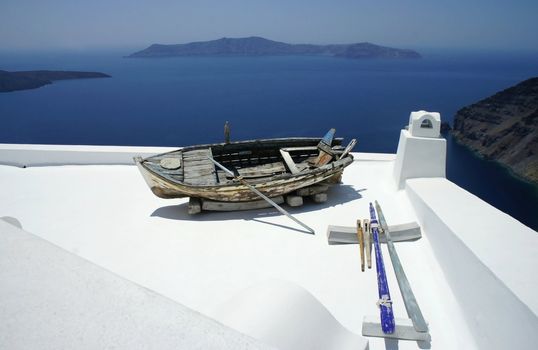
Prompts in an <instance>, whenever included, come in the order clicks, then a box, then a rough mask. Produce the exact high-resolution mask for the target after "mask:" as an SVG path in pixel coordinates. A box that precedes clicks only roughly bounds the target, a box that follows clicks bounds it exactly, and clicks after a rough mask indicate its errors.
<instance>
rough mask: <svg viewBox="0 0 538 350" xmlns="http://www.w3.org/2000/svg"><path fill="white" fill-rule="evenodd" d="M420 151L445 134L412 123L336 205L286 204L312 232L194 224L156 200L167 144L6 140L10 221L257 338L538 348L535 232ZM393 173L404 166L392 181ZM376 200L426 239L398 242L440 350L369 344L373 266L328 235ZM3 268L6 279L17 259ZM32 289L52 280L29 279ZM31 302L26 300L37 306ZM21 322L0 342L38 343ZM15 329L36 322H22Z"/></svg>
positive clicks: (354, 173)
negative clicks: (150, 162) (158, 158)
mask: <svg viewBox="0 0 538 350" xmlns="http://www.w3.org/2000/svg"><path fill="white" fill-rule="evenodd" d="M436 141H437V140H436ZM421 142H425V143H426V144H430V145H431V142H433V141H432V140H431V139H428V138H426V137H414V136H411V135H410V134H409V132H408V131H405V130H404V131H402V136H401V139H400V145H399V150H398V152H399V153H398V156H396V155H386V154H367V153H354V157H355V162H354V163H353V164H352V165H350V166H349V167H348V168H346V170H345V172H344V176H343V179H342V184H341V185H338V186H334V187H332V188H331V189H330V190H329V192H328V195H329V200H328V201H327V202H326V203H323V204H314V203H306V204H305V205H304V206H303V207H299V208H287V209H288V210H289V211H290V212H291V213H292V214H293V215H294V216H296V217H297V218H298V219H299V220H301V221H303V222H305V223H306V224H308V225H309V226H311V227H312V228H313V229H314V230H315V231H316V234H315V235H311V234H308V233H306V232H305V231H303V230H302V229H301V227H298V226H296V224H295V223H293V222H292V221H290V220H289V219H288V218H286V217H284V216H282V215H281V214H279V213H278V212H277V211H276V210H274V209H260V210H255V211H244V212H224V213H218V212H207V213H206V212H204V213H202V214H200V215H195V216H190V215H188V214H187V200H186V199H176V200H165V199H160V198H157V197H155V196H154V195H153V194H152V193H151V192H150V191H149V189H148V188H147V186H146V184H145V182H144V180H143V178H142V176H141V175H140V174H139V173H138V170H137V168H136V167H135V166H134V165H130V162H131V160H130V157H131V156H132V155H135V154H137V155H138V154H142V155H147V154H152V153H159V152H162V151H163V150H165V149H162V148H160V149H152V148H130V147H96V146H91V147H83V146H78V147H75V148H73V147H71V146H39V145H0V163H3V164H11V165H0V193H1V195H2V200H1V201H0V217H2V216H9V217H13V218H16V219H17V220H18V221H19V222H20V223H21V224H22V227H23V229H24V230H25V231H27V232H30V233H31V234H33V235H35V236H37V237H39V238H42V239H44V240H46V241H48V242H50V243H52V244H54V245H56V246H58V247H60V248H62V249H63V250H66V251H68V252H71V253H73V255H76V256H78V257H81V258H83V259H85V260H87V261H88V262H90V263H93V264H94V265H97V266H99V267H101V268H103V270H102V271H103V272H101V273H102V274H103V275H105V274H108V273H109V272H112V273H113V274H115V275H116V276H119V277H120V278H123V279H125V280H128V281H131V282H134V284H133V285H138V286H141V287H144V288H147V289H149V290H151V291H153V292H155V293H157V294H158V295H160V296H163V297H164V298H165V299H170V300H172V301H174V302H176V303H177V304H179V308H182V307H183V306H184V307H186V308H189V309H192V310H194V311H197V312H199V313H201V314H203V315H205V316H207V317H208V318H212V319H214V320H216V321H218V322H220V323H222V324H224V325H225V326H228V327H230V328H232V329H235V330H236V331H239V332H240V333H243V334H246V335H247V336H248V338H245V339H247V340H248V339H252V338H254V339H255V340H256V341H259V342H260V344H262V343H264V344H267V345H269V346H275V347H277V348H296V349H301V348H302V349H308V348H320V349H322V348H331V347H332V348H339V349H345V348H351V347H353V348H357V347H362V348H366V347H367V346H369V348H370V349H385V348H399V349H416V348H419V347H431V348H433V349H454V348H465V349H471V348H481V349H486V348H487V349H501V348H518V349H525V348H532V347H533V346H534V345H535V344H537V343H538V332H537V331H538V318H537V314H538V297H537V296H536V295H537V294H536V292H535V290H536V289H535V288H536V287H538V274H536V273H535V270H536V268H537V267H538V235H537V233H536V232H535V231H534V230H532V229H530V228H528V227H526V226H524V225H523V224H521V223H520V222H518V221H517V220H515V219H513V218H511V217H510V216H508V215H506V214H504V213H502V212H500V211H499V210H497V209H495V208H493V207H492V206H490V205H489V204H487V203H485V202H483V201H481V200H480V199H479V198H477V197H475V196H473V195H472V194H470V193H468V192H466V191H465V190H463V189H461V188H459V187H458V186H456V185H454V184H453V183H451V182H450V181H448V180H446V179H445V178H444V168H443V169H441V170H443V171H442V173H439V172H440V169H439V164H438V163H439V159H441V161H442V162H444V154H438V152H439V150H438V148H439V147H437V146H433V147H426V148H420V143H421ZM406 145H407V146H406ZM409 145H410V146H409ZM405 149H421V150H424V149H429V150H430V154H428V152H427V151H424V152H426V153H420V152H422V151H419V155H418V156H419V158H422V160H423V161H424V162H425V164H426V165H425V166H423V167H422V170H420V169H418V170H417V169H407V170H406V168H405V167H406V164H413V166H414V167H415V166H417V164H420V163H416V162H415V161H414V160H411V161H410V160H409V157H411V158H413V157H414V156H413V154H409V153H406V154H405V156H404V155H403V154H402V152H404V151H405ZM440 149H442V147H440ZM415 153H416V152H415ZM415 156H416V154H415ZM101 157H102V159H104V160H103V163H105V164H100V163H99V159H101ZM428 157H434V158H433V159H431V161H430V159H429V158H428ZM415 160H416V159H415ZM74 164H78V165H74ZM427 164H430V165H427ZM432 164H433V165H432ZM13 165H19V166H20V165H26V166H27V167H26V168H21V167H18V166H13ZM34 165H39V166H34ZM395 169H403V170H401V171H400V172H399V173H398V171H396V174H395ZM417 171H418V174H417ZM421 171H422V173H421ZM402 174H403V175H402ZM405 174H407V175H405ZM402 177H403V178H402ZM401 184H403V186H402V185H401ZM374 200H377V201H379V203H380V204H381V206H382V207H383V210H384V213H385V217H386V219H387V221H388V223H389V225H393V224H400V223H406V222H410V221H417V222H418V223H419V224H420V225H421V228H422V238H421V239H419V240H416V241H412V242H398V243H395V245H396V249H397V250H398V253H399V255H400V259H401V261H402V263H403V266H404V269H405V272H406V274H407V277H408V279H409V281H410V282H411V286H412V287H413V291H414V293H415V296H416V297H417V300H418V303H419V305H420V307H421V309H422V313H423V314H424V316H425V318H426V320H427V321H428V323H429V327H430V334H431V338H432V341H431V343H430V344H429V345H428V344H419V343H417V342H412V341H403V340H400V341H394V340H390V341H384V340H383V339H380V338H362V336H361V328H362V320H363V317H364V316H365V315H378V314H379V312H378V309H377V306H376V301H377V300H378V296H377V280H376V274H375V264H374V268H373V269H372V270H368V269H367V270H366V272H361V269H360V259H359V249H358V246H357V245H337V246H334V245H328V243H327V236H326V230H327V226H328V225H344V226H353V225H354V224H355V221H356V220H357V219H359V218H369V212H368V203H369V202H373V201H374ZM5 227H6V226H5V225H0V234H2V235H5V234H6V232H7V231H6V230H7V229H6V228H5ZM2 237H3V239H4V241H5V239H6V238H5V237H4V236H2ZM10 237H11V236H10ZM36 239H37V238H36ZM9 241H10V242H13V240H12V239H10V240H9ZM59 251H60V250H59ZM51 254H63V253H59V252H58V253H51ZM383 254H384V258H385V266H386V269H387V275H388V279H389V286H390V287H391V296H392V299H393V301H394V304H393V306H394V310H395V314H396V316H397V317H406V310H405V307H404V304H403V301H402V298H401V296H400V294H399V290H398V284H397V282H396V280H395V276H394V273H393V271H392V267H391V264H390V259H389V256H388V251H387V250H386V246H385V245H383ZM10 259H11V260H9V261H11V263H13V261H12V260H13V259H17V256H13V255H12V256H11V257H10ZM0 262H1V264H0V271H2V269H4V270H5V269H6V266H8V264H7V263H5V260H0ZM9 266H10V268H16V266H19V265H18V264H17V263H15V264H12V265H9ZM12 266H15V267H12ZM107 270H108V271H107ZM0 273H1V272H0ZM0 276H4V277H3V278H2V279H1V280H0V285H9V284H10V283H12V281H11V279H8V278H6V277H5V276H8V275H6V274H5V273H1V274H0ZM282 281H284V282H282ZM27 283H35V284H38V285H39V284H40V283H42V281H40V280H39V279H38V278H37V279H36V278H35V277H32V278H28V280H27ZM58 283H64V281H58ZM126 288H127V287H126ZM129 288H131V287H129ZM132 288H134V287H132ZM77 293H80V291H77ZM77 293H73V294H71V295H70V296H68V298H73V299H76V298H78V296H77ZM261 296H265V297H261ZM249 298H250V299H254V300H257V301H258V306H259V309H257V310H251V312H250V313H249V314H248V315H245V314H244V311H245V310H244V305H241V302H242V301H241V300H248V299H249ZM256 298H257V299H256ZM316 300H317V301H316ZM6 303H8V301H6V299H3V300H2V301H0V310H2V309H4V310H6V309H7V308H8V307H13V305H11V306H10V305H6ZM18 303H20V305H18V306H17V307H21V308H24V307H25V302H24V298H20V299H19V300H18ZM249 305H250V306H251V305H252V304H249ZM294 306H296V307H295V308H294ZM145 310H147V312H151V310H150V309H145ZM234 310H235V311H237V312H243V314H242V315H238V314H234V312H235V311H234ZM241 310H242V311H241ZM325 310H326V311H325ZM83 311H84V310H81V312H83ZM122 312H128V311H122ZM171 312H172V311H171ZM329 314H330V315H332V317H334V319H332V318H331V317H330V315H329ZM54 315H55V313H54V310H50V309H49V310H41V313H36V314H34V315H33V316H32V317H35V318H37V319H42V320H43V327H45V329H47V327H49V328H53V327H55V323H54V322H47V320H50V319H51V318H52V319H53V318H54V317H55V316H54ZM56 315H58V314H56ZM327 315H329V316H327ZM269 316H270V317H269ZM8 317H9V316H8V315H6V313H1V315H0V318H1V319H2V322H0V324H3V325H0V343H1V342H5V341H6V340H9V344H10V345H11V346H10V348H17V345H18V344H19V345H20V344H25V343H24V342H23V341H22V338H21V339H17V338H16V337H17V334H19V335H20V337H23V335H22V334H23V333H24V332H22V333H21V332H17V333H12V332H10V328H7V327H6V326H5V325H6V321H7V320H6V318H8ZM57 317H58V316H57ZM111 318H112V317H111ZM170 318H171V319H177V320H178V322H181V318H174V317H170ZM77 321H78V320H77V319H73V320H69V322H75V323H76V322H77ZM101 321H102V322H106V317H105V319H104V320H102V319H101ZM336 321H337V323H336ZM184 322H188V321H184ZM189 322H190V321H189ZM338 323H339V324H340V325H341V326H340V325H339V324H338ZM12 326H13V325H12ZM13 327H15V328H16V327H20V328H22V329H23V330H24V329H25V327H26V326H25V323H24V322H22V321H21V322H20V323H17V324H16V325H14V326H13ZM207 327H209V328H211V327H214V325H213V324H212V323H210V324H209V326H207ZM271 328H274V329H275V330H271ZM76 329H79V328H76ZM76 329H75V330H74V331H75V332H76ZM283 329H284V330H283ZM52 331H53V330H52V329H51V332H52ZM44 333H45V334H46V333H47V332H44ZM154 336H155V337H157V338H159V337H163V335H162V334H159V333H156V334H155V335H154ZM238 337H240V336H238ZM237 339H239V340H242V338H237ZM44 340H45V341H46V339H44ZM239 340H238V341H239ZM247 340H244V342H245V341H247ZM42 341H43V340H42ZM105 343H106V339H105ZM247 343H248V344H251V343H249V342H248V341H247ZM36 344H39V343H36ZM187 344H188V343H187ZM252 344H254V345H256V343H255V342H252ZM330 344H332V345H333V346H330ZM335 344H337V345H335ZM254 345H252V346H253V347H254ZM19 347H20V348H22V347H23V346H22V345H21V346H19ZM231 348H233V347H231Z"/></svg>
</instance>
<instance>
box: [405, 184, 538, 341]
mask: <svg viewBox="0 0 538 350" xmlns="http://www.w3.org/2000/svg"><path fill="white" fill-rule="evenodd" d="M406 192H407V194H408V196H409V199H410V201H411V203H412V205H413V207H414V209H415V212H416V215H417V218H418V220H419V223H420V225H421V226H422V228H423V230H424V233H425V235H426V236H427V238H428V241H429V242H430V244H431V246H432V248H433V251H434V254H435V256H436V257H437V259H438V261H439V263H440V266H441V267H442V269H443V272H444V274H445V277H446V278H447V280H448V282H449V284H450V286H451V287H452V293H453V294H454V296H455V297H456V299H457V301H458V303H459V304H460V305H461V309H462V310H463V311H464V317H465V320H466V322H467V327H468V328H469V330H470V331H471V332H472V334H473V335H474V337H475V340H476V343H477V345H478V347H479V348H481V349H499V350H500V349H536V345H537V344H538V333H537V330H538V316H537V315H538V298H537V296H536V295H537V294H536V288H537V287H538V274H537V273H536V271H535V270H536V267H538V233H537V232H536V231H534V230H532V229H530V228H528V227H526V226H525V225H523V224H521V223H520V222H519V221H517V220H515V219H514V218H512V217H510V216H509V215H507V214H505V213H503V212H501V211H500V210H498V209H496V208H494V207H492V206H491V205H489V204H488V203H486V202H484V201H482V200H481V199H480V198H478V197H476V196H474V195H473V194H471V193H469V192H467V191H465V190H464V189H462V188H461V187H458V186H457V185H455V184H453V183H452V182H450V181H448V180H446V179H443V178H423V179H411V180H407V182H406ZM455 252H457V253H456V254H455ZM454 336H457V335H454Z"/></svg>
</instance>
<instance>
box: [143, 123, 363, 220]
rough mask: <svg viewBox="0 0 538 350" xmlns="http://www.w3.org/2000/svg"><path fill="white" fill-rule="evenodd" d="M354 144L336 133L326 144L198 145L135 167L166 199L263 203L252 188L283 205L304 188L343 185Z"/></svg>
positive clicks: (287, 140) (303, 140)
mask: <svg viewBox="0 0 538 350" xmlns="http://www.w3.org/2000/svg"><path fill="white" fill-rule="evenodd" d="M354 145H355V140H352V141H351V142H350V143H349V145H348V146H347V147H346V148H344V147H342V139H338V138H334V129H331V130H330V131H329V132H328V133H327V135H325V137H324V138H322V139H320V138H279V139H265V140H251V141H239V142H227V143H217V144H209V145H198V146H190V147H184V148H181V149H178V150H175V151H172V152H168V153H163V154H158V155H155V156H152V157H148V158H145V159H142V158H140V157H136V158H135V162H136V165H137V166H138V168H139V170H140V172H141V173H142V175H143V177H144V179H145V181H146V183H147V184H148V186H149V187H150V189H151V191H152V192H153V193H154V194H155V195H156V196H158V197H161V198H181V197H191V199H197V200H200V201H203V200H206V201H214V202H222V203H224V204H225V203H234V202H238V203H245V202H251V201H258V202H259V200H260V197H259V196H258V195H257V194H256V193H255V192H253V191H252V190H251V189H250V188H249V186H247V185H251V186H253V187H254V188H255V189H257V190H259V191H260V192H262V193H263V194H264V195H266V196H267V197H269V198H273V199H276V200H278V199H280V202H283V200H281V199H282V196H284V195H287V194H292V193H293V192H294V191H297V190H299V189H303V188H309V187H311V186H313V185H318V184H325V183H336V182H339V180H340V177H341V175H342V172H343V171H344V168H345V167H346V166H348V165H349V164H351V163H352V162H353V156H352V155H351V154H350V151H351V149H352V148H353V146H354ZM216 164H219V165H221V167H219V166H216ZM222 167H224V168H226V169H229V170H230V172H226V171H224V170H222ZM231 172H233V176H232V175H231ZM245 181H246V182H248V184H245ZM325 189H326V187H325ZM303 192H304V191H303ZM307 192H308V191H307ZM304 193H306V192H304ZM309 193H310V194H314V193H315V191H310V192H309ZM279 197H280V198H279ZM221 207H222V208H224V207H225V206H221ZM231 208H236V209H251V208H250V207H248V206H243V207H237V206H235V207H234V206H232V207H231ZM209 210H211V209H209ZM213 210H219V209H213ZM222 210H225V209H222ZM232 210H233V209H232Z"/></svg>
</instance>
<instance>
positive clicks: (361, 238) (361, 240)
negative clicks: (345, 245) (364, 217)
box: [357, 220, 364, 272]
mask: <svg viewBox="0 0 538 350" xmlns="http://www.w3.org/2000/svg"><path fill="white" fill-rule="evenodd" d="M357 238H358V240H359V249H360V252H361V271H363V272H364V232H363V231H362V227H361V221H360V220H357Z"/></svg>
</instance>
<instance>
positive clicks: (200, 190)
mask: <svg viewBox="0 0 538 350" xmlns="http://www.w3.org/2000/svg"><path fill="white" fill-rule="evenodd" d="M352 162H353V157H352V156H348V157H346V158H344V159H342V160H339V161H337V162H334V163H330V164H328V165H326V166H324V167H321V168H319V169H316V170H315V171H312V172H308V173H305V174H304V175H290V176H289V177H287V178H282V179H278V180H270V181H267V182H262V183H256V184H252V185H253V186H254V187H255V188H256V189H257V190H259V191H260V192H262V193H263V194H265V195H266V196H268V197H277V196H281V195H285V194H288V193H291V192H293V191H295V190H298V189H300V188H303V187H308V186H311V185H314V184H317V183H320V182H324V181H329V182H331V179H334V178H339V177H340V175H341V173H342V172H343V170H344V168H345V167H346V166H348V165H349V164H351V163H352ZM136 164H137V166H138V169H139V170H140V172H141V173H142V175H143V176H144V179H145V180H146V183H147V184H148V186H149V187H150V189H151V191H152V192H153V193H154V194H155V195H156V196H157V197H160V198H182V197H197V198H207V199H211V200H215V201H222V202H244V201H253V200H257V199H259V197H258V196H257V195H256V194H255V193H253V192H252V191H251V190H249V188H248V187H247V186H244V185H241V184H240V183H237V185H220V186H188V185H185V184H181V183H174V182H171V181H169V180H167V179H165V178H163V177H161V176H159V175H158V174H156V173H155V172H152V171H151V170H149V169H148V168H147V167H145V166H144V165H143V164H142V163H141V162H140V161H137V162H136Z"/></svg>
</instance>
